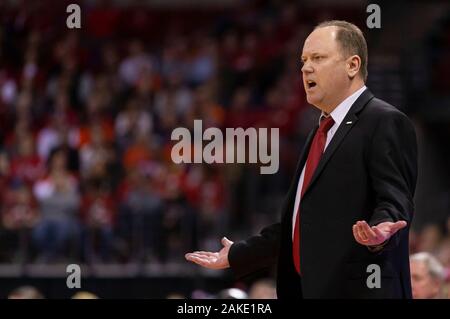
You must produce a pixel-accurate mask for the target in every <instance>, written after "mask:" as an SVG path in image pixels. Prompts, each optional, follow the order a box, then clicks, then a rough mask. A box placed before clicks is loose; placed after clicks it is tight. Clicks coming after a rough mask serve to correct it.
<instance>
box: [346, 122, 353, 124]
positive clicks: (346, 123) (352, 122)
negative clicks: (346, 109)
mask: <svg viewBox="0 0 450 319" xmlns="http://www.w3.org/2000/svg"><path fill="white" fill-rule="evenodd" d="M352 123H353V122H352V121H348V122H346V123H345V124H352Z"/></svg>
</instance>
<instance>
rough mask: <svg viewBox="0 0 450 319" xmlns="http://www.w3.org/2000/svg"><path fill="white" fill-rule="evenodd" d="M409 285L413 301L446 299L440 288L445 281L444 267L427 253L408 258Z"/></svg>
mask: <svg viewBox="0 0 450 319" xmlns="http://www.w3.org/2000/svg"><path fill="white" fill-rule="evenodd" d="M410 264H411V284H412V291H413V298H414V299H436V298H438V299H439V298H446V296H444V294H443V291H442V287H443V283H444V280H445V272H444V267H442V265H441V263H440V262H439V261H438V260H437V259H436V257H434V256H433V255H431V254H430V253H427V252H420V253H416V254H414V255H412V256H411V257H410Z"/></svg>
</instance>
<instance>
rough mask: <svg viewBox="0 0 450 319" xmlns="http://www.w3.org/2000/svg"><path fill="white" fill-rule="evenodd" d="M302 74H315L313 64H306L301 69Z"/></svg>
mask: <svg viewBox="0 0 450 319" xmlns="http://www.w3.org/2000/svg"><path fill="white" fill-rule="evenodd" d="M301 71H302V73H311V72H313V71H314V70H313V68H312V67H311V64H309V63H308V62H305V63H304V64H303V66H302V69H301Z"/></svg>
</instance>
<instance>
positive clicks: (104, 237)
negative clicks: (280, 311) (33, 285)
mask: <svg viewBox="0 0 450 319" xmlns="http://www.w3.org/2000/svg"><path fill="white" fill-rule="evenodd" d="M18 3H19V5H16V6H10V7H9V6H8V5H6V4H2V5H1V6H0V19H1V27H0V121H1V123H2V125H1V127H0V217H1V218H0V246H1V247H0V262H2V263H53V262H65V261H68V260H70V261H72V262H74V261H77V262H78V261H79V262H86V263H95V262H101V263H125V262H161V263H164V262H168V261H182V260H183V256H184V253H185V252H187V251H192V250H197V249H199V248H201V249H204V250H214V249H216V248H218V245H219V244H220V243H219V238H220V237H221V236H223V235H227V236H229V237H230V238H236V239H239V238H240V237H245V236H247V235H249V234H251V233H254V232H255V231H258V230H259V228H260V226H262V225H265V224H267V223H268V222H270V221H272V220H276V219H277V218H278V215H277V214H278V207H279V205H280V202H281V200H282V198H283V197H284V194H285V192H286V190H287V187H288V186H289V182H290V179H291V174H292V172H293V171H294V169H295V164H296V160H297V158H298V153H299V151H300V150H301V147H302V144H303V141H304V139H305V136H306V134H307V132H308V131H309V129H310V128H311V125H313V121H312V119H314V118H315V117H314V116H315V115H317V113H316V111H315V110H314V109H313V108H311V107H309V106H307V105H306V101H305V98H304V92H303V86H302V83H301V77H300V68H299V50H300V49H301V47H300V45H301V43H302V42H303V40H304V38H305V36H306V35H307V34H308V32H309V31H310V29H311V27H312V26H313V25H314V24H315V23H316V22H317V21H318V20H320V19H321V18H322V16H321V14H320V13H318V14H317V15H316V16H307V17H305V16H302V12H301V11H300V10H299V8H298V6H297V5H296V4H295V2H293V3H289V2H286V3H281V2H278V1H273V2H270V3H269V5H265V6H258V5H252V2H250V4H249V5H248V6H244V7H243V8H242V9H239V10H234V11H233V13H232V14H230V12H228V11H227V10H226V9H223V10H220V9H215V10H216V11H215V10H211V12H209V13H207V14H205V13H200V17H201V18H198V17H199V13H194V14H189V12H185V11H181V12H177V13H167V12H165V11H163V12H158V11H156V12H154V11H152V10H150V9H142V8H139V7H135V8H122V9H119V8H116V7H114V6H108V5H104V4H103V1H99V3H100V4H99V5H97V6H88V5H86V6H84V7H83V20H82V21H83V26H82V29H80V30H69V29H66V27H65V10H64V8H65V7H64V4H65V2H64V1H62V2H61V4H58V5H54V2H53V3H52V4H51V5H49V4H50V2H49V1H46V0H45V1H36V2H31V1H18ZM254 3H255V4H256V3H258V2H257V1H255V2H254ZM58 8H60V9H61V8H63V9H61V11H60V14H59V15H58V14H56V13H57V11H58ZM341 11H342V10H341ZM58 12H59V11H58ZM346 16H348V19H351V17H352V12H351V11H350V12H347V13H346ZM354 20H355V19H354ZM356 20H357V19H356ZM369 76H370V75H369ZM194 119H201V120H203V127H204V128H207V127H218V128H220V129H224V128H226V127H244V128H246V127H278V128H279V129H280V171H279V172H278V173H277V174H274V175H265V176H263V175H260V174H259V168H258V167H257V165H254V164H226V165H225V164H219V165H203V164H189V165H179V164H174V163H173V161H172V160H171V157H170V153H171V148H172V146H173V145H174V141H171V132H172V131H173V129H175V128H177V127H186V128H189V129H192V128H193V124H194ZM419 251H420V252H429V253H432V254H433V255H434V256H436V258H438V260H439V262H440V263H441V264H442V266H443V271H444V272H445V271H447V272H446V274H445V278H446V280H449V272H448V270H449V269H450V219H449V220H448V222H447V224H446V225H440V224H430V225H427V226H426V227H424V228H423V229H420V230H414V231H413V232H412V234H411V252H412V253H415V252H419ZM443 278H444V277H443ZM265 284H266V285H268V286H270V287H272V288H273V286H271V284H268V283H265ZM264 287H265V286H264ZM261 289H262V288H261ZM271 291H272V290H271ZM225 293H229V294H231V295H232V293H233V292H230V291H228V292H224V294H225ZM245 293H249V291H247V292H245Z"/></svg>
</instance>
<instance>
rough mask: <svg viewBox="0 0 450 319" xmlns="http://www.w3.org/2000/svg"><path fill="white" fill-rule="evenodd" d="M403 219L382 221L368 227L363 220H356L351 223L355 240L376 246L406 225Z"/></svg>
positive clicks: (362, 243)
mask: <svg viewBox="0 0 450 319" xmlns="http://www.w3.org/2000/svg"><path fill="white" fill-rule="evenodd" d="M406 225H407V223H406V222H405V221H404V220H401V221H398V222H395V223H392V222H384V223H380V224H378V225H376V226H372V227H370V226H369V225H368V224H367V222H365V221H358V222H356V224H355V225H353V236H354V237H355V240H356V241H357V242H358V243H360V244H361V245H364V246H378V245H381V244H383V243H384V242H386V241H387V240H388V239H389V238H391V237H392V236H393V235H394V234H395V233H396V232H397V231H399V230H400V229H402V228H404V227H406Z"/></svg>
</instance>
